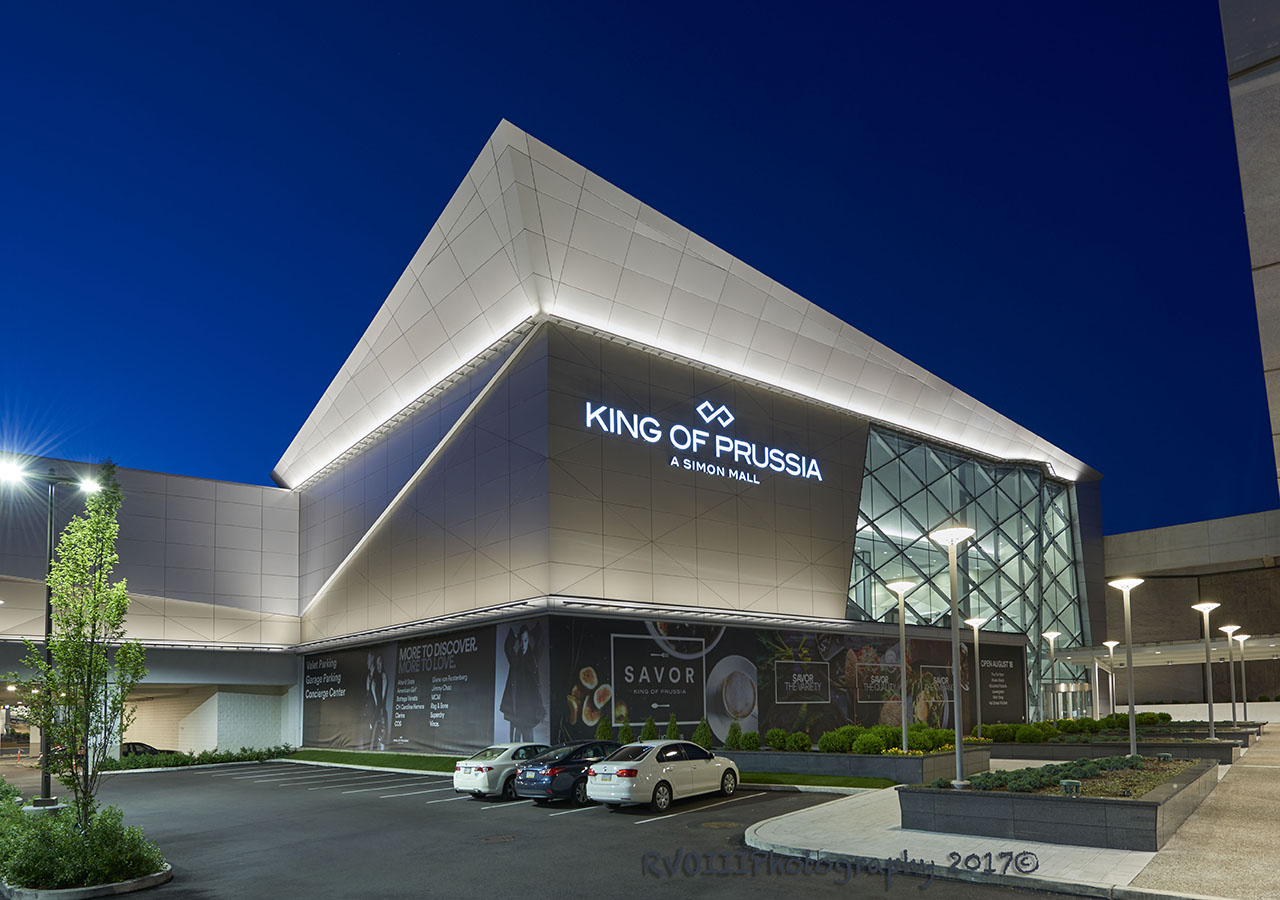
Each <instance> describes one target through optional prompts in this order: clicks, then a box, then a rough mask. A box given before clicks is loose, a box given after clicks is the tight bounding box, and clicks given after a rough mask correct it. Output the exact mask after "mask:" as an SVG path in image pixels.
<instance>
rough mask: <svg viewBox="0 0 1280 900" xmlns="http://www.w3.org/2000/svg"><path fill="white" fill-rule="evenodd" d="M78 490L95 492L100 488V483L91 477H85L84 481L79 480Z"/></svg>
mask: <svg viewBox="0 0 1280 900" xmlns="http://www.w3.org/2000/svg"><path fill="white" fill-rule="evenodd" d="M80 490H82V491H84V492H85V493H86V494H96V493H98V491H100V490H102V485H100V484H98V482H96V481H94V480H93V479H92V478H86V479H85V480H84V481H82V482H80Z"/></svg>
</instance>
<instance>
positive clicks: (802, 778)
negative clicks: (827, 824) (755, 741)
mask: <svg viewBox="0 0 1280 900" xmlns="http://www.w3.org/2000/svg"><path fill="white" fill-rule="evenodd" d="M740 774H741V776H742V783H743V784H798V785H805V786H813V787H851V788H887V787H893V786H894V785H895V784H897V783H898V782H896V781H894V780H893V779H892V778H863V777H862V776H861V775H795V774H792V773H790V772H742V773H740Z"/></svg>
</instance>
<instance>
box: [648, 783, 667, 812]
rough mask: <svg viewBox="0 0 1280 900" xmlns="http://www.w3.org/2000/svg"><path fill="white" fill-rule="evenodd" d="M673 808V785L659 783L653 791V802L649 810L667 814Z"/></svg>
mask: <svg viewBox="0 0 1280 900" xmlns="http://www.w3.org/2000/svg"><path fill="white" fill-rule="evenodd" d="M669 806H671V785H669V784H667V783H666V782H665V781H659V782H658V786H657V787H656V788H654V789H653V800H651V801H650V802H649V809H651V810H653V811H654V812H666V811H667V808H668V807H669Z"/></svg>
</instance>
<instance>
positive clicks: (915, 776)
mask: <svg viewBox="0 0 1280 900" xmlns="http://www.w3.org/2000/svg"><path fill="white" fill-rule="evenodd" d="M991 747H992V745H991V744H982V745H981V746H966V747H965V748H964V773H965V774H966V775H973V774H975V773H977V772H985V771H987V769H989V768H991ZM716 754H717V755H719V756H727V757H728V758H729V759H731V760H733V761H734V762H735V763H737V764H738V768H740V769H741V770H742V771H744V772H789V773H794V774H799V775H860V776H862V777H864V778H889V779H892V780H893V781H897V782H900V783H903V784H917V783H920V782H929V781H933V780H934V779H935V778H955V776H956V754H955V751H954V750H946V751H943V752H940V753H926V754H925V755H923V756H897V755H894V754H862V753H814V752H810V753H790V752H787V751H783V750H716Z"/></svg>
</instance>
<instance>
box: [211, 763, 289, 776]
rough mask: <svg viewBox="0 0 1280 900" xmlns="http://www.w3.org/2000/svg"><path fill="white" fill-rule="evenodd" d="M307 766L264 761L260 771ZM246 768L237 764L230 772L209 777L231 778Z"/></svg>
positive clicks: (277, 770)
mask: <svg viewBox="0 0 1280 900" xmlns="http://www.w3.org/2000/svg"><path fill="white" fill-rule="evenodd" d="M305 768H307V767H306V766H300V765H298V764H297V763H263V764H262V766H261V768H260V769H259V771H260V772H261V771H262V770H264V769H265V770H266V771H272V770H274V771H276V772H279V771H282V770H284V769H295V770H296V769H305ZM244 770H245V767H244V766H236V767H235V768H234V769H232V770H231V771H230V772H217V773H215V774H213V775H210V776H209V777H210V778H230V777H232V776H235V775H239V774H240V773H241V772H243V771H244Z"/></svg>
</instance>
